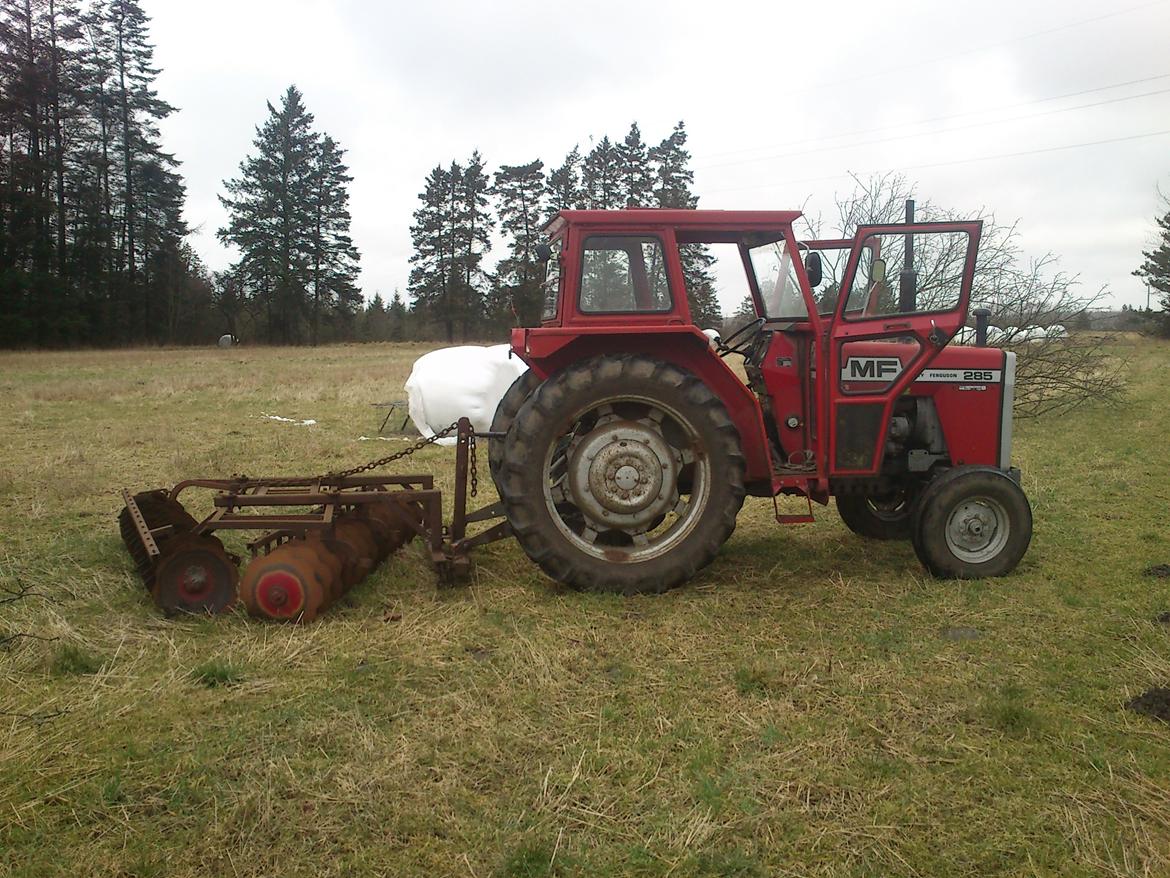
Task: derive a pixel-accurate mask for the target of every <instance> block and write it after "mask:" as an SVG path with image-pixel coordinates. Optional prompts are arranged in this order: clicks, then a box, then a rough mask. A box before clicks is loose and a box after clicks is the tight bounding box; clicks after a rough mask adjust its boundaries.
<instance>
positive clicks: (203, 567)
mask: <svg viewBox="0 0 1170 878" xmlns="http://www.w3.org/2000/svg"><path fill="white" fill-rule="evenodd" d="M153 579H154V582H153V586H152V588H151V595H152V596H153V597H154V602H155V603H156V604H158V606H159V607H161V608H162V609H163V611H164V612H166V613H167V614H168V615H173V614H175V613H222V612H224V611H225V610H227V609H229V608H230V607H231V606H232V605H233V604H234V603H235V602H236V594H237V592H236V584H237V582H238V580H239V571H238V570H237V569H236V565H235V563H234V562H233V561H232V560H231V558H229V557H228V554H227V552H226V551H224V548H223V543H221V542H220V541H219V540H218V539H216V538H215V537H213V536H205V535H199V534H190V533H188V534H182V535H180V536H177V537H173V538H170V539H168V540H167V541H166V547H165V549H163V550H162V554H161V556H160V557H159V560H158V564H157V567H156V568H155V569H154V571H153Z"/></svg>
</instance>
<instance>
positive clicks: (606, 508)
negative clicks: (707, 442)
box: [568, 421, 680, 533]
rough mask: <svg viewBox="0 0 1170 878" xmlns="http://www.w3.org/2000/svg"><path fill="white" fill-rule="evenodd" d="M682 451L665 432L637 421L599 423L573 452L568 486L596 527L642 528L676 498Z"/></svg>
mask: <svg viewBox="0 0 1170 878" xmlns="http://www.w3.org/2000/svg"><path fill="white" fill-rule="evenodd" d="M679 467H680V462H679V459H678V453H677V452H676V451H675V450H674V449H673V448H672V447H671V446H670V445H669V443H667V441H666V440H665V439H664V438H663V436H662V434H661V433H659V432H658V431H656V430H654V429H652V428H650V427H648V426H646V425H645V424H642V423H638V422H634V421H614V422H610V423H606V424H604V425H603V426H599V427H597V428H595V429H594V430H593V431H592V432H591V433H589V434H588V435H587V436H586V437H585V439H584V440H583V441H582V442H581V443H580V445H578V446H577V448H576V449H575V450H574V451H573V452H572V454H571V456H570V460H569V469H568V488H569V493H570V494H571V496H572V498H573V502H574V504H575V505H576V506H577V508H578V509H580V510H581V512H582V513H584V515H585V517H586V518H587V519H589V520H590V521H591V522H592V523H593V524H594V525H596V527H597V528H598V529H621V530H626V531H631V532H635V533H636V532H638V531H640V530H644V529H646V528H647V527H648V526H649V525H650V524H651V522H653V521H654V520H655V519H657V518H659V516H662V515H665V514H666V513H667V511H669V510H670V509H671V508H672V507H673V506H674V504H675V503H676V502H677V496H676V495H675V487H674V486H675V484H676V483H677V479H678V471H679Z"/></svg>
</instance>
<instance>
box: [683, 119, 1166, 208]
mask: <svg viewBox="0 0 1170 878" xmlns="http://www.w3.org/2000/svg"><path fill="white" fill-rule="evenodd" d="M1167 134H1170V128H1167V129H1166V130H1164V131H1150V132H1147V133H1145V134H1131V135H1129V136H1127V137H1111V138H1109V139H1107V140H1091V141H1087V142H1084V143H1066V144H1062V145H1060V146H1047V147H1042V148H1040V149H1027V150H1021V151H1020V152H1005V153H999V154H997V155H984V156H973V157H971V158H965V159H953V160H951V161H945V162H927V163H925V164H918V165H905V166H903V167H900V168H886V169H885V170H887V171H890V170H893V171H919V170H923V169H926V168H942V167H948V166H951V165H967V164H974V163H977V162H991V161H997V160H1000V159H1011V158H1019V157H1021V156H1029V155H1039V154H1041V153H1049V152H1062V151H1065V150H1070V149H1081V148H1083V147H1089V146H1104V145H1106V144H1109V143H1124V142H1127V141H1131V140H1143V139H1145V138H1149V137H1163V136H1165V135H1167ZM872 173H877V172H874V171H870V172H865V173H862V174H861V176H868V175H869V174H872ZM846 176H849V175H848V174H830V175H828V176H824V177H806V178H804V179H801V180H779V181H777V182H775V183H762V184H756V185H752V186H735V187H732V188H727V189H708V190H705V191H704V192H703V193H700V194H705V195H715V194H719V193H723V192H745V191H747V190H749V189H755V190H759V189H775V188H777V187H779V186H796V185H799V184H801V183H816V182H820V181H822V180H837V179H840V178H841V177H846Z"/></svg>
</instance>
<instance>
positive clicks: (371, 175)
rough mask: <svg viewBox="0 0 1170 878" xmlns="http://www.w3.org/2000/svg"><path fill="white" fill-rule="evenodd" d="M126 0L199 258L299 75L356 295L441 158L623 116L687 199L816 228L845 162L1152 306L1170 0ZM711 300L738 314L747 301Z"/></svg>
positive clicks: (215, 250) (579, 137)
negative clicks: (339, 211) (676, 164)
mask: <svg viewBox="0 0 1170 878" xmlns="http://www.w3.org/2000/svg"><path fill="white" fill-rule="evenodd" d="M142 6H143V7H144V9H145V10H146V12H147V13H148V15H150V16H151V18H152V28H151V35H152V38H153V40H154V43H155V46H156V50H155V61H156V65H157V66H158V67H160V68H162V73H161V75H160V76H159V79H158V90H159V93H160V96H162V97H163V98H164V99H166V100H167V101H169V102H170V103H172V104H174V105H175V106H176V107H178V108H179V111H178V112H176V113H175V114H174V115H173V116H171V117H170V118H168V119H167V120H165V121H164V123H163V125H162V133H163V141H164V145H165V148H167V149H168V150H170V151H172V152H173V153H174V154H175V156H176V157H177V158H178V159H179V160H180V161H181V162H182V172H183V174H184V176H185V179H186V182H187V187H188V188H187V205H186V219H187V222H188V224H189V225H190V226H191V228H192V229H193V234H192V236H191V239H190V240H191V243H192V245H193V246H194V247H195V249H196V251H197V252H198V253H199V254H200V255H201V256H202V258H203V259H204V261H205V262H206V263H207V265H208V267H209V268H210V269H212V270H216V271H218V270H222V269H225V268H227V267H228V266H229V265H230V264H231V262H232V261H233V259H234V258H235V255H236V254H235V253H234V252H233V251H232V250H231V249H230V248H227V247H225V246H223V245H222V244H220V243H219V242H218V241H217V240H216V234H215V233H216V230H217V229H219V228H220V227H222V226H223V225H224V224H225V223H226V220H227V214H226V212H225V211H224V209H223V208H222V206H221V205H220V203H219V200H218V196H219V195H220V194H222V193H223V181H224V180H226V179H229V178H232V177H234V176H236V174H237V172H238V169H239V165H240V162H241V161H242V160H243V159H244V157H245V156H246V155H248V154H249V153H250V152H251V151H252V149H253V146H252V140H253V138H254V137H255V129H256V127H257V126H258V125H259V124H261V122H262V121H263V119H264V117H265V115H266V113H267V109H266V102H269V101H271V102H273V103H276V102H278V100H279V98H280V95H281V94H282V93H283V92H284V90H285V89H286V88H287V87H288V86H289V85H290V84H296V86H297V87H298V88H299V89H300V90H301V91H302V92H303V93H304V96H305V103H306V105H307V107H308V109H309V110H310V112H312V113H313V114H314V115H315V117H316V125H317V129H318V130H319V131H323V132H325V133H328V134H329V135H331V136H332V137H333V138H334V139H335V140H337V141H338V142H339V143H340V144H341V145H342V147H344V148H345V149H346V150H347V153H346V160H347V161H348V163H349V166H350V171H351V173H352V175H353V177H354V181H353V183H352V185H351V190H350V196H351V211H352V215H353V226H352V231H353V237H354V240H355V243H356V244H357V245H358V248H359V249H360V251H361V257H362V258H361V266H362V272H361V278H360V284H361V286H362V288H363V290H364V292H365V294H366V296H367V298H370V297H372V296H373V295H374V293H376V292H380V293H381V294H382V295H383V296H384V297H386V298H388V297H389V296H390V295H391V294H392V293H393V292H394V290H395V289H400V290H401V291H402V292H403V293H404V294H405V293H406V286H407V276H408V274H409V262H408V260H409V257H410V253H411V246H410V232H409V229H410V224H411V214H412V213H413V211H414V210H415V209H416V207H417V205H418V193H419V192H420V191H421V189H422V186H423V180H424V178H425V176H426V174H427V173H428V171H429V170H430V169H431V168H433V167H434V166H435V165H439V164H442V165H446V164H449V163H450V162H451V161H452V160H459V161H463V160H464V159H466V158H467V157H468V156H469V155H470V154H471V153H472V151H473V150H476V149H478V150H479V151H480V152H481V153H482V154H483V155H484V157H485V159H486V160H487V162H488V165H489V168H495V167H498V166H499V165H500V164H523V163H525V162H528V161H531V160H532V159H535V158H541V159H543V160H544V162H545V165H546V167H549V166H556V165H558V164H560V163H561V161H562V160H563V159H564V156H565V154H566V153H567V152H568V151H569V150H570V149H572V147H573V146H574V145H575V144H579V145H580V146H581V148H582V150H583V151H586V150H588V149H589V148H590V146H591V144H592V143H594V142H595V141H596V140H598V139H600V138H601V137H603V136H605V135H607V134H608V135H609V136H610V137H611V138H621V137H623V136H624V135H625V133H626V131H627V130H628V129H629V126H630V123H631V122H632V121H637V122H638V124H639V126H640V128H641V130H642V134H643V137H644V139H645V140H647V141H648V142H650V143H656V142H657V141H659V140H661V139H662V138H664V137H665V136H667V135H668V134H669V133H670V130H671V128H672V127H673V125H674V124H675V123H676V122H677V121H679V120H684V121H685V122H686V126H687V132H688V136H689V140H688V146H689V148H690V150H691V152H692V155H693V168H694V171H695V192H696V194H697V195H699V197H700V202H699V206H700V207H708V208H727V209H737V208H742V209H801V210H804V211H805V212H806V213H807V214H809V215H811V216H813V217H816V216H817V215H824V216H826V217H830V216H831V215H832V212H833V206H834V196H835V195H838V194H846V193H848V192H849V191H850V190H851V188H852V181H851V179H850V177H849V175H850V174H851V173H852V174H858V175H861V176H866V175H869V174H871V173H875V172H884V171H900V172H902V173H904V174H905V175H906V176H907V177H908V178H909V179H911V180H913V181H915V182H916V184H917V185H916V193H917V195H918V196H919V197H920V198H923V199H929V200H930V201H932V202H934V203H936V204H940V205H945V206H948V207H950V208H953V209H955V210H958V211H960V212H967V213H970V214H975V213H978V212H980V211H982V210H990V211H993V212H994V214H995V216H996V218H997V219H998V220H1000V221H1004V222H1013V221H1017V220H1018V222H1019V232H1020V237H1019V242H1020V245H1021V247H1022V250H1023V252H1024V253H1025V254H1026V255H1030V256H1040V255H1042V254H1045V253H1049V252H1051V253H1054V254H1056V255H1057V256H1058V257H1059V258H1060V268H1061V270H1063V271H1065V272H1068V273H1070V274H1076V275H1079V277H1080V282H1081V283H1082V284H1083V287H1084V291H1085V292H1092V291H1095V290H1096V289H1098V288H1100V287H1103V286H1105V287H1108V290H1109V294H1110V296H1111V302H1112V304H1114V305H1115V306H1117V307H1120V305H1121V304H1129V305H1138V306H1144V305H1145V303H1146V288H1145V286H1144V284H1143V283H1142V282H1141V281H1140V280H1139V279H1138V278H1135V277H1133V276H1132V274H1131V272H1132V271H1133V270H1134V268H1136V267H1137V266H1138V265H1139V264H1140V262H1141V251H1142V250H1143V249H1146V248H1148V247H1149V245H1150V244H1151V243H1152V242H1153V240H1154V231H1155V227H1154V217H1155V215H1156V214H1159V213H1164V212H1165V210H1166V206H1165V204H1164V203H1162V202H1160V201H1159V197H1158V191H1157V190H1158V187H1159V186H1160V187H1161V190H1162V191H1163V192H1166V193H1167V194H1170V55H1167V53H1166V38H1167V36H1168V35H1170V0H1118V2H1117V3H1115V4H1101V3H1097V2H1087V0H1062V2H1050V0H1041V2H1027V3H1021V2H1018V0H1017V2H1003V0H981V2H979V3H971V4H959V3H940V2H910V0H893V2H885V3H858V2H853V0H837V2H835V3H832V4H796V3H792V2H784V0H771V2H758V3H741V2H721V3H717V4H711V3H703V4H699V3H692V2H681V0H674V2H637V3H634V2H630V0H625V2H608V0H595V2H592V3H590V4H587V5H581V4H564V3H551V2H546V3H521V2H502V0H497V2H491V3H488V2H482V0H480V2H441V0H426V2H411V3H398V2H371V0H366V2H359V0H333V2H316V0H245V2H239V0H236V2H226V0H200V2H199V3H188V2H181V0H142ZM497 249H500V248H497ZM495 255H498V253H497V254H493V255H492V256H489V263H490V262H491V261H492V259H493V257H494V256H495ZM719 277H720V278H721V279H722V278H725V277H727V272H726V270H725V268H724V269H721V270H720V272H719ZM720 295H721V301H722V302H723V304H724V307H725V310H730V309H733V308H734V306H735V304H736V303H737V302H738V301H739V299H740V298H741V296H742V288H735V286H734V285H733V284H730V283H728V285H727V287H726V288H725V289H723V290H721V293H720Z"/></svg>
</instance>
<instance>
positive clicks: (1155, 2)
mask: <svg viewBox="0 0 1170 878" xmlns="http://www.w3.org/2000/svg"><path fill="white" fill-rule="evenodd" d="M1165 2H1167V0H1150V2H1148V3H1139V4H1138V5H1136V6H1127V7H1126V8H1125V9H1115V10H1114V11H1112V12H1106V13H1103V14H1101V15H1095V16H1093V17H1092V18H1082V19H1078V20H1077V21H1070V22H1066V23H1065V24H1058V25H1056V26H1055V27H1048V28H1044V29H1043V30H1037V31H1032V32H1030V33H1026V34H1021V35H1020V36H1018V37H1012V38H1011V39H1010V40H1001V41H1000V42H998V43H989V44H987V45H985V46H976V47H974V48H971V49H963V50H962V51H959V52H948V53H947V54H946V55H939V56H936V57H934V58H928V59H923V60H919V61H914V62H912V63H909V64H900V65H898V66H897V67H887V68H885V69H883V70H877V71H873V72H871V73H866V74H864V75H860V76H849V77H845V78H844V79H836V80H833V81H832V82H822V83H819V84H817V85H813V86H806V90H811V89H817V90H819V89H823V88H830V87H832V86H836V85H844V84H845V83H848V82H856V81H858V80H860V79H866V80H871V81H872V80H873V79H875V78H876V77H879V76H885V75H886V74H887V73H899V72H901V71H903V70H920V69H921V68H922V67H924V66H925V65H928V64H935V63H938V62H940V61H950V60H951V59H952V58H962V57H963V56H964V55H974V54H976V53H978V52H986V51H987V50H989V49H998V48H1000V47H1001V46H1013V45H1015V44H1016V43H1022V42H1025V41H1026V40H1032V39H1035V38H1036V37H1044V36H1048V35H1049V34H1054V33H1059V32H1060V31H1064V30H1069V29H1071V28H1074V27H1081V26H1082V25H1086V24H1095V23H1096V22H1098V21H1104V20H1105V19H1107V18H1116V17H1118V16H1120V15H1128V14H1129V13H1131V12H1138V11H1140V10H1142V9H1149V8H1150V7H1151V6H1160V5H1162V4H1163V3H1165Z"/></svg>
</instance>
